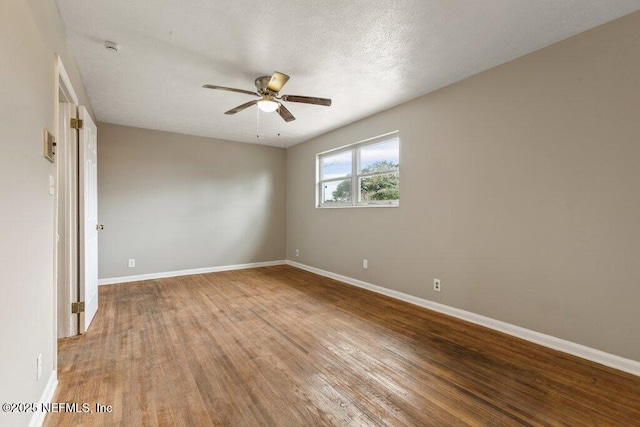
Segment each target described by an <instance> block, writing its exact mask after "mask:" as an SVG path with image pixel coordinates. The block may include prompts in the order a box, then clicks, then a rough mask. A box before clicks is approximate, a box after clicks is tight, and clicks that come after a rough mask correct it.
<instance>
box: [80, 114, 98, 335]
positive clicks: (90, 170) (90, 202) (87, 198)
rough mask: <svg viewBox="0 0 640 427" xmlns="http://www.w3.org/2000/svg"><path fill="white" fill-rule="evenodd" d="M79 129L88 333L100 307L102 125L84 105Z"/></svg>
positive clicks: (82, 288) (82, 329)
mask: <svg viewBox="0 0 640 427" xmlns="http://www.w3.org/2000/svg"><path fill="white" fill-rule="evenodd" d="M78 117H79V118H80V120H82V128H81V129H80V131H79V136H80V139H79V148H80V152H79V154H80V155H79V157H80V159H79V169H80V170H79V172H80V173H79V177H78V181H79V187H80V197H79V202H80V203H79V205H80V227H79V228H80V301H84V313H80V328H79V332H80V333H81V334H82V333H85V332H86V331H87V329H89V325H90V324H91V321H92V320H93V317H94V316H95V314H96V311H98V128H97V127H96V125H95V123H94V122H93V120H92V119H91V116H90V115H89V114H88V113H87V110H86V109H85V108H84V107H83V106H79V107H78Z"/></svg>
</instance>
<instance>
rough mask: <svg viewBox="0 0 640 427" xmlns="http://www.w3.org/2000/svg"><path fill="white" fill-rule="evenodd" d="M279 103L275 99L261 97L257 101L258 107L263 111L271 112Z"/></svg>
mask: <svg viewBox="0 0 640 427" xmlns="http://www.w3.org/2000/svg"><path fill="white" fill-rule="evenodd" d="M279 105H280V104H278V103H277V102H276V101H273V100H271V99H261V100H260V101H258V108H259V109H261V110H262V111H264V112H265V113H271V112H273V111H276V110H277V109H278V106H279Z"/></svg>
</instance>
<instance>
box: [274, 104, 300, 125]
mask: <svg viewBox="0 0 640 427" xmlns="http://www.w3.org/2000/svg"><path fill="white" fill-rule="evenodd" d="M277 111H278V114H280V117H282V118H283V119H284V121H285V122H291V121H293V120H295V119H296V118H295V117H293V114H291V111H289V110H287V107H285V106H284V105H282V104H280V105H279V106H278V110H277Z"/></svg>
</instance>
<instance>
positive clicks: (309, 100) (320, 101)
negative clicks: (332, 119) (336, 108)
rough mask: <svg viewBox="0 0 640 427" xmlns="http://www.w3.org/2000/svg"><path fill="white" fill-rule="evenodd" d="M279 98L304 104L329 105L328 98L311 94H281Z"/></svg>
mask: <svg viewBox="0 0 640 427" xmlns="http://www.w3.org/2000/svg"><path fill="white" fill-rule="evenodd" d="M280 99H282V100H283V101H289V102H302V103H304V104H314V105H324V106H325V107H329V106H330V105H331V100H330V99H328V98H316V97H313V96H298V95H282V97H281V98H280Z"/></svg>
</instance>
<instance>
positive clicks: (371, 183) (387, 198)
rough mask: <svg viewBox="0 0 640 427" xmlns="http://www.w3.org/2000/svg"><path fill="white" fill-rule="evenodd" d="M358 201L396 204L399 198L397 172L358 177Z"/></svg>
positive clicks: (372, 203) (373, 203) (374, 203)
mask: <svg viewBox="0 0 640 427" xmlns="http://www.w3.org/2000/svg"><path fill="white" fill-rule="evenodd" d="M358 181H359V186H360V196H359V201H360V202H362V203H365V204H371V205H384V204H396V203H397V202H398V200H399V199H400V185H399V184H400V180H399V177H398V173H397V172H395V173H387V174H381V175H374V176H367V177H364V178H359V179H358Z"/></svg>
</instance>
